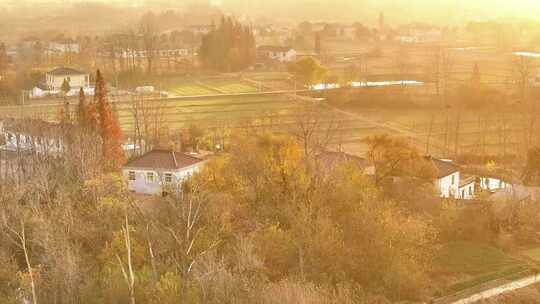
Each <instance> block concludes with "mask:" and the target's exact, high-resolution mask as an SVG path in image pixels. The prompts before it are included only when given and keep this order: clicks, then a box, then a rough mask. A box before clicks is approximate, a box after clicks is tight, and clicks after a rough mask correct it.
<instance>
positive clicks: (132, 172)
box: [128, 171, 136, 181]
mask: <svg viewBox="0 0 540 304" xmlns="http://www.w3.org/2000/svg"><path fill="white" fill-rule="evenodd" d="M128 175H129V177H128V179H129V180H130V181H134V180H135V179H136V176H135V171H129V173H128Z"/></svg>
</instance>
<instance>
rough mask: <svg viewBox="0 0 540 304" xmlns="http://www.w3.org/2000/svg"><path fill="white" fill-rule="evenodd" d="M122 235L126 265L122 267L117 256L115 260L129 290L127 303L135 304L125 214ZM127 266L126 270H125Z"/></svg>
mask: <svg viewBox="0 0 540 304" xmlns="http://www.w3.org/2000/svg"><path fill="white" fill-rule="evenodd" d="M122 234H123V236H124V244H125V246H126V257H127V263H126V264H127V265H124V262H122V259H121V258H120V256H119V255H118V254H117V255H116V259H117V260H118V263H119V264H120V268H121V270H122V275H123V277H124V280H125V281H126V285H127V287H128V290H129V301H130V303H131V304H135V274H134V273H133V263H132V259H131V256H132V255H131V250H132V248H131V238H130V228H129V220H128V215H127V214H126V218H125V223H124V227H122ZM126 266H127V269H126Z"/></svg>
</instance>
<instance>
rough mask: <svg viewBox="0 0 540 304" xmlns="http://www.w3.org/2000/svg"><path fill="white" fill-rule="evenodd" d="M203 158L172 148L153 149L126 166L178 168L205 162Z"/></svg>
mask: <svg viewBox="0 0 540 304" xmlns="http://www.w3.org/2000/svg"><path fill="white" fill-rule="evenodd" d="M203 161H204V160H203V159H200V158H197V157H194V156H190V155H187V154H184V153H180V152H173V151H170V150H153V151H150V152H148V153H146V154H144V155H142V156H139V157H137V158H135V159H133V160H131V161H129V162H128V163H127V164H125V165H124V168H145V169H169V170H178V169H182V168H187V167H190V166H193V165H195V164H198V163H201V162H203Z"/></svg>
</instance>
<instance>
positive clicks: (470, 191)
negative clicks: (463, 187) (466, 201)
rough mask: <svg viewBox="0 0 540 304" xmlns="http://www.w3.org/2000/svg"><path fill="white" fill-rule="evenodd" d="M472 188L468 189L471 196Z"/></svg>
mask: <svg viewBox="0 0 540 304" xmlns="http://www.w3.org/2000/svg"><path fill="white" fill-rule="evenodd" d="M472 188H473V187H472V186H471V187H469V195H472Z"/></svg>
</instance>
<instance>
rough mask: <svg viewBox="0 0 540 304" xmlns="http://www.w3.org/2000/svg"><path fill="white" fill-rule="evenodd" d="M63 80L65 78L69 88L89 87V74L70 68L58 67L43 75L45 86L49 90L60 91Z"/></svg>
mask: <svg viewBox="0 0 540 304" xmlns="http://www.w3.org/2000/svg"><path fill="white" fill-rule="evenodd" d="M64 80H67V82H68V83H69V86H70V87H71V89H75V90H77V91H78V90H79V89H80V88H83V89H84V88H88V87H90V74H88V73H86V72H82V71H78V70H75V69H72V68H66V67H58V68H55V69H53V70H51V71H49V72H47V74H46V75H45V86H46V88H47V90H50V91H60V90H61V88H62V84H63V83H64Z"/></svg>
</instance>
